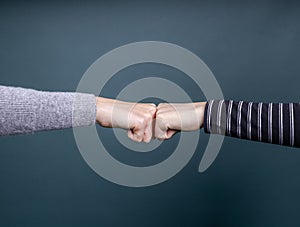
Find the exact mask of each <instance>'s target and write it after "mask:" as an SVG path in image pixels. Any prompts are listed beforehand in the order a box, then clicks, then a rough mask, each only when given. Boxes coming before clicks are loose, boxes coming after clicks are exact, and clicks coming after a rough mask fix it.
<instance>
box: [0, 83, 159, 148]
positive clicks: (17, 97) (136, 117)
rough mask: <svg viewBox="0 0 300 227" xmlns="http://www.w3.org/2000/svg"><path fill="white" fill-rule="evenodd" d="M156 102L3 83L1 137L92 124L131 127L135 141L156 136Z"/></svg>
mask: <svg viewBox="0 0 300 227" xmlns="http://www.w3.org/2000/svg"><path fill="white" fill-rule="evenodd" d="M155 112H156V107H155V105H154V104H142V103H127V102H121V101H116V100H113V99H106V98H101V97H95V96H94V95H92V94H84V93H74V92H45V91H37V90H33V89H25V88H20V87H6V86H0V136H3V135H12V134H26V133H33V132H36V131H44V130H56V129H64V128H71V127H79V126H88V125H92V124H94V123H95V122H96V123H98V124H100V125H101V126H104V127H119V128H124V129H127V130H128V136H129V138H131V139H133V140H134V141H138V142H140V141H144V142H149V141H150V140H151V138H152V119H153V117H154V115H155Z"/></svg>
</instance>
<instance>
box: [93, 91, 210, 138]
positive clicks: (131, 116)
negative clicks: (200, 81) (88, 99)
mask: <svg viewBox="0 0 300 227" xmlns="http://www.w3.org/2000/svg"><path fill="white" fill-rule="evenodd" d="M205 105H206V102H195V103H182V104H181V103H176V104H169V103H161V104H159V105H158V106H156V105H155V104H153V103H132V102H123V101H119V100H114V99H108V98H103V97H97V114H96V121H97V123H98V124H100V125H101V126H103V127H114V128H115V127H116V128H123V129H125V130H127V132H128V137H129V138H130V139H132V140H133V141H136V142H145V143H149V142H150V141H151V139H152V138H157V139H160V140H165V139H169V138H171V137H172V136H173V135H174V134H175V133H176V132H178V131H193V130H198V129H200V128H201V127H202V126H203V121H204V108H205Z"/></svg>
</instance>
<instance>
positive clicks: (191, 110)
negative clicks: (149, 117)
mask: <svg viewBox="0 0 300 227" xmlns="http://www.w3.org/2000/svg"><path fill="white" fill-rule="evenodd" d="M205 105H206V102H195V103H184V104H181V103H176V104H172V103H161V104H159V105H158V107H157V111H156V122H155V137H156V138H158V139H161V140H165V139H169V138H171V137H172V136H173V135H174V134H175V133H176V132H177V131H194V130H198V129H200V128H201V127H202V126H203V122H204V109H205Z"/></svg>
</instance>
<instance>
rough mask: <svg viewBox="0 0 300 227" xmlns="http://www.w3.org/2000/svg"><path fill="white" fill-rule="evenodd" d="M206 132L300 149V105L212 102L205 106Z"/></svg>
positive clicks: (230, 101) (231, 101)
mask: <svg viewBox="0 0 300 227" xmlns="http://www.w3.org/2000/svg"><path fill="white" fill-rule="evenodd" d="M204 131H205V132H206V133H212V134H223V135H226V136H231V137H237V138H241V139H248V140H253V141H259V142H267V143H273V144H280V145H286V146H292V147H300V104H299V103H262V102H257V103H255V102H244V101H238V102H237V101H233V100H210V101H208V102H207V104H206V106H205V112H204Z"/></svg>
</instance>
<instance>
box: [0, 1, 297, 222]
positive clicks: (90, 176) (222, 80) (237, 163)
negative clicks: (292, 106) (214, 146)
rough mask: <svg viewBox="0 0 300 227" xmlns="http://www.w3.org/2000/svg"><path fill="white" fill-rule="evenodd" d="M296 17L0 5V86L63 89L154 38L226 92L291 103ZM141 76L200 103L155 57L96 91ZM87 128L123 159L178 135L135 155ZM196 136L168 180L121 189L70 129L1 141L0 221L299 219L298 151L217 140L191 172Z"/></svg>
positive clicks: (199, 8)
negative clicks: (180, 50)
mask: <svg viewBox="0 0 300 227" xmlns="http://www.w3.org/2000/svg"><path fill="white" fill-rule="evenodd" d="M299 21H300V4H299V3H297V1H144V0H142V1H98V2H96V1H95V2H92V1H75V2H60V1H56V2H53V1H48V2H42V1H36V2H26V3H25V2H14V1H8V2H1V3H0V60H1V61H0V84H2V85H12V86H22V87H30V88H35V89H39V90H49V91H75V89H76V86H77V84H78V82H79V80H80V78H81V77H82V75H83V73H84V72H85V70H86V69H87V68H88V67H89V66H90V65H91V64H92V63H93V62H94V61H95V60H96V59H97V58H99V57H100V56H101V55H103V54H104V53H106V52H108V51H110V50H111V49H113V48H116V47H118V46H121V45H124V44H127V43H131V42H135V41H145V40H157V41H166V42H171V43H174V44H177V45H180V46H182V47H184V48H187V49H189V50H190V51H192V52H194V53H195V54H197V55H198V56H199V57H200V58H201V59H202V60H203V61H204V62H206V64H207V65H208V66H209V67H210V69H211V70H212V71H213V73H214V74H215V76H216V78H217V80H218V82H219V84H220V86H221V88H222V90H223V93H224V96H225V98H226V99H234V100H245V101H249V100H252V101H264V102H269V101H272V102H279V101H282V102H299V84H300V64H299V59H300V52H299V51H300V45H299V43H300V36H299V34H300V33H299V32H300V27H299ZM149 75H151V76H153V75H157V76H162V77H165V78H168V79H172V80H173V81H175V82H176V83H178V84H180V85H181V86H182V87H184V88H185V89H186V90H187V91H188V93H189V94H190V95H191V97H192V98H193V100H195V101H197V100H203V95H202V93H201V91H199V89H198V88H197V87H196V86H195V84H193V83H192V81H190V80H188V79H187V78H185V77H184V75H183V74H181V73H180V72H178V71H176V70H174V69H171V68H169V67H165V66H161V65H155V64H145V65H138V66H132V67H129V68H128V69H125V70H123V71H122V72H120V73H118V74H116V76H115V77H114V78H113V79H112V80H111V81H110V82H109V83H108V84H107V86H106V87H105V89H104V90H103V93H102V95H105V96H109V97H114V96H116V94H118V91H120V89H122V88H123V87H124V86H125V85H126V84H128V83H129V82H132V81H134V80H135V79H139V78H142V77H145V76H149ZM125 78H126V79H125ZM158 98H159V97H158ZM154 101H155V100H154ZM156 101H157V100H156ZM98 130H99V134H101V137H103V138H104V139H105V141H106V146H107V147H110V148H111V152H112V153H114V154H113V155H114V156H115V157H117V158H118V159H120V160H124V162H128V163H130V164H132V165H134V164H136V165H147V164H151V163H155V162H157V161H159V160H163V159H165V158H167V156H168V155H170V153H171V152H172V149H171V148H173V147H174V146H175V145H176V143H177V142H178V138H179V135H176V136H175V138H173V139H172V140H170V141H167V142H165V144H164V145H163V147H162V148H161V149H160V150H158V151H155V152H154V153H149V154H145V156H143V155H142V154H139V155H138V154H135V152H132V151H128V150H126V149H125V148H123V147H122V146H121V145H120V144H118V143H117V142H116V140H115V139H114V137H113V134H112V131H111V129H103V128H100V127H99V128H98ZM207 139H208V135H204V133H203V132H201V137H200V141H199V146H198V148H197V150H196V152H195V154H194V156H193V158H192V160H191V161H190V162H189V163H188V165H187V166H186V167H185V168H184V169H183V170H182V171H181V172H180V173H179V174H177V175H176V176H175V177H173V178H172V179H170V180H169V181H167V182H164V183H162V184H159V185H156V186H152V187H149V188H127V187H123V186H119V185H115V184H113V183H110V182H108V181H106V180H104V179H102V178H101V177H99V176H98V175H97V174H96V173H94V172H93V171H92V170H91V169H90V168H89V167H88V166H87V164H86V163H85V162H84V160H83V159H82V157H81V155H80V153H79V151H78V149H77V146H76V144H75V140H74V137H73V133H72V130H71V129H66V130H61V131H55V132H54V131H53V132H40V133H36V134H33V135H23V136H7V137H2V138H0V149H1V150H0V226H299V225H300V216H299V210H300V175H299V173H300V151H299V149H296V148H289V147H282V146H276V145H270V144H260V143H256V142H251V141H242V140H238V139H234V138H226V139H225V141H224V144H223V147H222V149H221V151H220V154H219V156H218V157H217V159H216V161H215V162H214V163H213V165H212V166H211V167H210V168H209V169H208V170H207V171H206V172H204V173H201V174H200V173H198V172H197V168H198V165H199V162H200V160H201V157H202V154H203V151H204V148H205V145H206V143H207Z"/></svg>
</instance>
